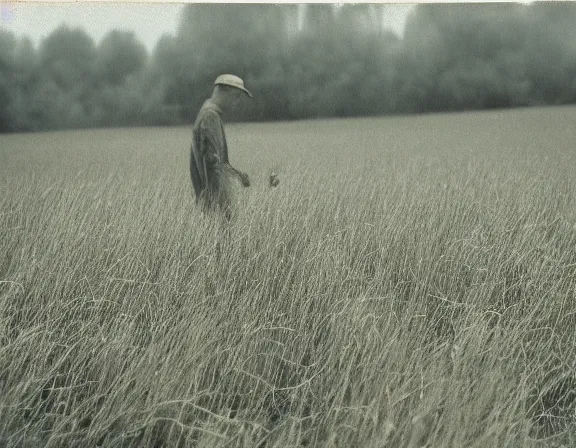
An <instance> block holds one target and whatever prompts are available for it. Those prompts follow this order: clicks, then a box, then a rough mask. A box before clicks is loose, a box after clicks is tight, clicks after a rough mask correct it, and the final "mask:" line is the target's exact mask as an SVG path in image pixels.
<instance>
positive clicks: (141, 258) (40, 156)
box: [0, 107, 576, 448]
mask: <svg viewBox="0 0 576 448" xmlns="http://www.w3.org/2000/svg"><path fill="white" fill-rule="evenodd" d="M575 120H576V109H575V108H573V107H562V108H539V109H536V108H533V109H524V110H516V111H497V112H489V113H487V112H484V113H468V114H450V115H441V114H439V115H430V116H419V117H393V118H387V119H382V118H378V119H377V118H371V119H347V120H318V121H313V122H310V121H301V122H291V123H268V124H263V123H259V124H255V123H250V124H235V125H231V126H230V127H229V128H228V136H229V145H230V148H231V161H232V163H234V164H235V165H236V166H238V167H239V168H240V169H243V170H246V171H247V172H248V173H249V174H250V176H251V177H252V179H253V187H252V188H250V189H248V190H246V189H241V190H240V191H239V192H238V197H237V201H238V204H239V209H238V211H237V216H236V219H235V221H234V223H233V225H232V227H231V228H230V229H229V231H226V230H225V229H224V228H222V227H221V222H220V221H218V220H217V219H216V218H214V217H213V218H206V219H204V218H202V216H201V214H200V213H199V211H198V210H197V209H196V208H194V202H193V200H192V187H191V185H190V183H189V179H188V173H187V163H188V153H187V149H188V145H189V138H190V130H189V128H188V127H181V128H146V129H115V130H109V129H106V130H104V129H102V130H90V131H73V132H72V131H71V132H49V133H35V134H16V135H5V136H0V188H2V191H4V192H5V194H3V195H1V196H0V234H1V235H2V237H1V238H0V254H1V255H0V280H1V281H0V397H2V406H0V444H2V443H4V444H7V445H8V446H22V447H35V448H36V447H58V448H65V447H77V446H106V447H137V446H138V447H153V446H179V447H224V446H227V447H229V446H236V447H255V446H259V447H267V448H270V447H278V448H279V447H286V446H293V447H296V446H317V447H356V446H358V447H372V446H389V447H410V448H416V447H422V446H427V447H430V448H440V447H442V448H443V447H446V446H457V447H464V446H466V447H477V448H484V447H487V446H488V447H511V446H513V447H516V446H522V447H528V448H532V447H538V448H544V447H547V448H548V447H558V448H559V447H561V446H575V445H576V422H575V420H574V415H575V414H574V411H575V409H576V396H575V395H576V394H575V392H574V391H575V390H576V378H575V377H574V365H575V364H574V363H575V359H576V358H575V355H576V339H575V338H576V333H575V332H574V328H575V325H576V322H575V318H576V309H575V303H576V302H575V301H576V297H575V291H576V253H575V252H574V247H575V244H576V195H574V194H573V193H574V191H576V190H575V189H576V178H575V176H574V171H575V170H576V153H575V152H574V132H573V124H574V122H575ZM272 168H273V169H275V170H278V171H279V174H280V176H281V183H280V185H279V186H278V188H276V189H270V188H269V187H268V186H267V185H266V182H267V175H268V173H269V170H271V169H272Z"/></svg>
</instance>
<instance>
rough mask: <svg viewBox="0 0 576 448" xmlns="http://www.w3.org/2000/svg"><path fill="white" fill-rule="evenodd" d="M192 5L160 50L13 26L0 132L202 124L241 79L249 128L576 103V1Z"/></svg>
mask: <svg viewBox="0 0 576 448" xmlns="http://www.w3.org/2000/svg"><path fill="white" fill-rule="evenodd" d="M386 8H387V5H383V4H381V5H376V4H357V5H344V6H339V7H336V6H334V5H327V4H309V5H306V6H303V5H300V6H298V5H288V4H285V5H280V4H267V5H264V4H259V5H255V4H189V5H186V6H185V8H184V9H183V13H182V16H181V18H180V23H179V26H178V30H177V32H176V34H175V35H174V36H172V35H168V34H166V35H164V36H162V37H161V38H160V39H159V41H158V43H157V45H156V47H155V48H154V50H153V51H152V52H151V54H148V53H147V51H146V49H145V47H144V46H143V45H142V44H141V43H140V42H138V40H137V39H136V37H135V36H134V34H132V33H129V32H124V31H118V30H113V31H111V32H109V33H108V34H107V35H106V36H105V37H104V38H103V39H102V41H101V42H100V43H98V44H97V45H96V44H95V43H94V42H93V40H92V39H91V38H90V36H88V35H87V34H86V33H85V32H84V31H83V30H81V29H70V28H68V27H66V26H62V27H60V28H58V29H56V30H55V31H54V32H53V33H51V34H50V35H49V36H48V37H47V38H46V39H44V41H42V42H41V44H40V45H39V48H37V49H36V48H34V46H33V45H32V44H31V42H30V40H29V39H16V38H15V37H14V36H13V35H11V34H10V33H6V32H0V131H1V132H9V131H17V130H41V129H58V128H69V127H84V126H132V125H178V124H187V123H191V122H192V121H193V119H194V117H195V115H196V113H197V111H198V109H199V107H200V106H201V104H202V102H203V101H204V99H205V98H206V97H207V96H209V95H210V93H211V90H212V83H213V80H214V79H215V78H216V76H217V75H218V74H221V73H234V74H237V75H239V76H241V77H242V78H243V79H244V80H245V82H246V84H247V86H248V87H249V88H251V89H252V90H253V91H254V93H255V97H254V99H253V100H252V101H250V102H246V103H245V104H246V107H245V109H244V113H243V115H242V119H245V120H287V119H301V118H313V117H345V116H363V115H382V114H398V113H422V112H436V111H455V110H468V109H484V108H500V107H518V106H534V105H545V104H566V103H574V102H576V5H573V4H570V3H569V2H568V3H543V4H540V3H538V2H536V3H534V4H531V5H528V6H527V5H519V4H490V5H480V4H453V5H446V4H436V5H430V4H420V5H418V6H416V7H414V9H413V10H412V12H411V13H410V15H409V17H408V20H407V23H406V27H405V33H404V36H403V37H402V38H401V37H399V36H397V35H395V34H394V33H392V32H390V31H388V30H386V29H383V27H382V26H381V23H382V21H383V20H382V19H383V16H384V14H386Z"/></svg>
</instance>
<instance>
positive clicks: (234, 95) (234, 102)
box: [229, 89, 243, 111]
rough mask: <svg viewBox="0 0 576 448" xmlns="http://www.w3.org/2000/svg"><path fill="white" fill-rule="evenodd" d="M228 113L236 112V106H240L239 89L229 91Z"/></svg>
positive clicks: (240, 93) (240, 94) (240, 92)
mask: <svg viewBox="0 0 576 448" xmlns="http://www.w3.org/2000/svg"><path fill="white" fill-rule="evenodd" d="M229 94H230V99H229V104H230V111H234V110H236V108H237V107H238V105H239V104H240V100H241V99H242V95H243V92H242V91H241V90H240V89H231V90H230V92H229Z"/></svg>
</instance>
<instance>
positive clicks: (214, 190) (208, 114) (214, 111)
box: [190, 74, 252, 219]
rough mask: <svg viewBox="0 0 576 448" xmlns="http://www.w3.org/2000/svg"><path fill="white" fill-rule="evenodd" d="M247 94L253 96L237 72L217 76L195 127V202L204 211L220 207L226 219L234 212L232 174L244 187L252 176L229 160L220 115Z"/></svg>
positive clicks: (192, 155) (192, 172)
mask: <svg viewBox="0 0 576 448" xmlns="http://www.w3.org/2000/svg"><path fill="white" fill-rule="evenodd" d="M244 95H248V96H249V97H250V98H252V94H251V93H250V92H249V91H248V90H247V89H246V88H245V87H244V81H242V79H240V78H239V77H238V76H234V75H228V74H227V75H220V76H218V78H216V81H215V82H214V91H213V92H212V96H211V97H210V98H209V99H208V100H206V101H205V102H204V104H203V105H202V108H201V109H200V112H198V116H197V117H196V121H195V122H194V128H193V130H192V146H191V151H190V176H191V178H192V185H193V186H194V193H195V194H196V203H200V204H201V205H202V208H203V210H204V212H207V211H210V210H213V209H214V208H220V209H221V211H222V212H224V215H225V216H226V218H227V219H230V217H231V213H232V208H231V205H232V204H231V199H230V185H229V182H230V178H231V177H232V178H237V179H239V180H240V181H241V182H242V185H244V186H245V187H249V186H250V180H249V178H248V175H247V174H246V173H243V172H241V171H238V170H237V169H235V168H233V167H232V166H231V165H230V163H229V161H228V146H227V144H226V136H225V134H224V124H223V123H222V118H221V117H222V115H223V114H224V113H226V112H230V111H232V110H233V109H234V108H235V107H236V106H237V105H238V103H239V102H240V99H241V98H242V97H243V96H244Z"/></svg>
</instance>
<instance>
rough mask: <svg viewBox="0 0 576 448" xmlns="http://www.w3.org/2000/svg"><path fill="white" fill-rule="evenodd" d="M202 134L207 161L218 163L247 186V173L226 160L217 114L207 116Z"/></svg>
mask: <svg viewBox="0 0 576 448" xmlns="http://www.w3.org/2000/svg"><path fill="white" fill-rule="evenodd" d="M204 135H205V138H206V140H207V141H206V145H205V146H206V153H205V154H206V159H207V163H209V164H210V163H211V164H219V165H221V166H223V167H225V168H226V169H227V170H228V171H229V172H230V173H231V174H232V175H234V176H236V177H237V178H238V179H239V180H240V182H242V185H244V186H245V187H249V186H250V179H249V177H248V175H247V174H246V173H243V172H241V171H239V170H237V169H236V168H234V167H233V166H232V165H230V162H229V161H228V147H227V144H226V136H225V135H224V131H223V129H222V125H221V122H220V119H219V118H218V117H217V116H212V117H207V120H206V122H205V126H204Z"/></svg>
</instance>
